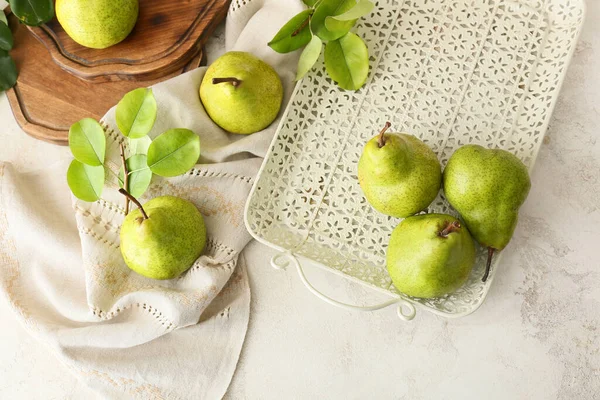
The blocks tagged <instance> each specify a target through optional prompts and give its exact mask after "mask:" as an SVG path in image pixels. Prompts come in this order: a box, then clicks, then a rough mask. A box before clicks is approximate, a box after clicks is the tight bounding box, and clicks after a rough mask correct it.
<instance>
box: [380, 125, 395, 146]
mask: <svg viewBox="0 0 600 400" xmlns="http://www.w3.org/2000/svg"><path fill="white" fill-rule="evenodd" d="M390 126H392V124H390V123H389V121H388V122H386V123H385V126H384V127H383V129H382V130H381V132H379V138H378V139H377V144H378V145H379V148H382V147H383V146H385V137H384V135H385V131H387V130H388V129H390Z"/></svg>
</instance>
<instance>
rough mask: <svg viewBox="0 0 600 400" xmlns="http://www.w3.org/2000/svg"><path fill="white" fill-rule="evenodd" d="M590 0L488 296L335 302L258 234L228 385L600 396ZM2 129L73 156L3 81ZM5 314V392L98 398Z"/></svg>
mask: <svg viewBox="0 0 600 400" xmlns="http://www.w3.org/2000/svg"><path fill="white" fill-rule="evenodd" d="M587 3H588V17H587V21H586V24H585V28H584V32H583V35H582V37H581V40H580V43H579V45H578V46H577V51H576V54H575V57H574V60H573V63H572V65H571V67H570V69H569V72H568V75H567V79H566V81H565V85H564V87H563V90H562V92H561V95H560V100H559V102H558V104H557V107H556V110H555V113H554V116H553V118H552V122H551V124H550V128H549V130H548V133H547V136H546V139H545V140H544V145H543V146H542V149H541V152H540V156H539V158H538V161H537V164H536V166H535V169H534V171H533V176H532V182H533V187H532V191H531V194H530V195H529V199H528V200H527V202H526V203H525V205H524V207H523V209H522V212H521V220H520V222H519V226H518V228H517V231H516V233H515V237H514V239H513V241H512V243H511V244H510V245H509V247H508V248H507V249H506V251H505V255H504V256H503V260H502V264H501V266H500V267H501V268H502V270H501V271H499V272H498V274H497V276H496V278H495V280H494V284H493V286H492V288H491V290H490V293H489V295H488V298H487V300H486V302H485V303H484V305H483V306H482V307H481V309H479V310H478V311H477V312H476V313H475V314H473V315H471V316H468V317H465V318H462V319H456V320H448V319H444V318H441V317H436V316H433V315H431V314H428V313H425V312H419V313H418V314H417V317H416V318H415V320H413V321H412V322H408V323H407V322H401V321H400V320H398V319H397V317H396V316H395V312H394V310H393V309H387V310H383V311H379V312H375V313H366V314H362V313H355V312H349V311H341V310H338V309H336V308H333V307H331V306H329V305H327V304H325V303H323V302H321V301H320V300H318V299H317V298H315V297H314V296H313V295H312V294H310V293H309V292H308V291H307V290H306V289H305V288H304V287H303V285H302V284H301V282H300V281H299V279H298V277H297V275H296V274H295V273H294V272H293V271H291V270H290V271H288V272H286V271H275V270H273V269H272V268H271V267H270V265H269V259H270V257H271V256H272V255H273V254H274V252H273V251H271V250H269V249H267V248H266V247H264V246H262V245H260V244H258V243H256V242H253V243H252V244H251V245H250V246H249V249H248V250H247V253H246V255H247V261H248V266H249V274H250V283H251V286H252V304H251V319H250V327H249V330H248V335H247V338H246V342H245V344H244V348H243V350H242V357H241V360H240V363H239V365H238V368H237V371H236V374H235V376H234V378H233V382H232V384H231V387H230V389H229V392H228V395H227V398H229V399H241V398H244V399H281V398H286V399H295V398H297V399H307V398H331V399H336V398H340V399H341V398H343V399H364V398H381V399H407V400H408V399H410V400H416V399H458V398H461V399H480V398H485V399H503V400H504V399H561V400H562V399H564V400H571V399H585V400H587V399H600V143H599V141H598V139H599V137H600V130H599V129H600V128H599V127H600V94H599V92H600V28H599V26H600V1H598V0H588V1H587ZM0 6H2V4H1V2H0ZM218 43H222V30H221V31H220V34H218V38H217V39H216V40H215V41H214V42H213V47H214V46H215V45H216V44H218ZM210 53H211V51H210V48H209V61H210V60H211V59H214V55H212V54H210ZM0 143H1V144H0V160H5V161H12V162H14V163H15V164H17V165H18V166H20V167H21V168H23V169H27V170H31V169H36V168H39V167H40V166H42V165H44V163H45V162H46V160H48V161H47V162H51V161H53V160H57V159H59V158H63V157H70V155H69V152H68V150H67V149H64V148H60V147H56V146H52V145H48V144H44V143H42V142H38V141H35V140H33V139H31V138H29V137H27V136H25V135H24V134H23V132H22V131H21V130H20V129H19V127H18V126H17V124H16V122H15V121H14V119H13V117H12V114H11V112H10V108H9V106H8V101H7V99H6V96H5V95H3V94H2V95H0ZM40 155H41V156H40ZM307 275H308V277H309V279H310V280H313V281H314V284H315V285H316V286H317V287H318V288H321V289H323V290H324V291H326V292H327V293H328V294H330V295H332V296H333V297H336V298H339V299H341V300H346V301H350V302H355V303H357V304H368V303H374V302H376V301H377V300H381V298H380V297H379V296H378V295H375V294H373V293H372V292H371V291H369V290H368V289H365V288H363V287H361V286H358V285H355V284H353V283H350V282H347V281H345V280H342V279H340V278H339V277H337V276H334V275H331V274H328V273H326V272H323V271H321V270H317V269H314V268H308V272H307ZM0 322H1V325H2V327H3V328H2V329H1V330H0V398H2V399H29V398H44V399H80V398H88V399H90V398H95V395H94V394H93V393H92V392H91V391H90V390H89V389H87V387H85V386H84V385H83V384H81V383H80V382H79V381H77V379H76V378H75V377H74V376H72V375H71V373H70V372H69V371H67V370H66V368H64V367H63V366H62V365H60V364H59V363H58V361H57V360H56V359H55V358H54V356H53V355H52V354H51V353H49V351H48V350H47V349H46V348H45V347H44V346H43V345H42V344H41V343H38V342H37V341H36V340H35V339H33V338H32V337H31V336H29V334H28V333H27V332H26V331H25V330H24V329H23V327H21V325H19V324H18V323H17V321H16V319H15V317H14V315H13V314H12V312H11V311H10V310H9V308H8V306H7V303H6V301H4V299H1V300H0ZM148 362H152V360H148ZM190 396H191V397H192V398H193V394H190Z"/></svg>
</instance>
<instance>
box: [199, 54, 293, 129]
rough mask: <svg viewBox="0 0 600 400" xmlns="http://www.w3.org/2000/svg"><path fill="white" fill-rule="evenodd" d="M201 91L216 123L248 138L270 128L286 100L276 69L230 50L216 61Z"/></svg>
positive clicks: (207, 111) (250, 55)
mask: <svg viewBox="0 0 600 400" xmlns="http://www.w3.org/2000/svg"><path fill="white" fill-rule="evenodd" d="M199 92H200V100H201V101H202V104H203V105H204V109H205V110H206V113H207V114H208V115H209V117H210V118H211V119H212V120H213V121H214V123H216V124H217V125H219V126H220V127H221V128H223V129H225V130H226V131H228V132H231V133H239V134H246V135H247V134H250V133H254V132H258V131H261V130H263V129H265V128H266V127H267V126H269V125H270V124H271V122H273V121H274V120H275V118H277V114H279V109H280V108H281V101H282V100H283V85H282V84H281V79H280V78H279V75H277V72H275V70H274V69H273V67H271V66H270V65H269V64H267V63H266V62H264V61H262V60H261V59H259V58H257V57H255V56H254V55H252V54H250V53H245V52H242V51H230V52H228V53H225V54H224V55H222V56H221V57H219V58H218V59H217V60H215V62H214V63H212V65H211V66H210V67H208V69H207V70H206V74H205V75H204V78H203V79H202V83H201V84H200V89H199Z"/></svg>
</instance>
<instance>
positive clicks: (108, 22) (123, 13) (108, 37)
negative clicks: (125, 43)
mask: <svg viewBox="0 0 600 400" xmlns="http://www.w3.org/2000/svg"><path fill="white" fill-rule="evenodd" d="M138 11H139V5H138V0H56V18H57V19H58V22H60V25H61V26H62V27H63V29H64V30H65V32H67V34H68V35H69V36H70V37H71V39H73V40H74V41H76V42H77V43H79V44H80V45H82V46H85V47H91V48H93V49H104V48H106V47H110V46H112V45H115V44H117V43H119V42H121V41H122V40H123V39H125V38H126V37H127V35H129V33H130V32H131V30H132V29H133V27H134V25H135V22H136V21H137V18H138Z"/></svg>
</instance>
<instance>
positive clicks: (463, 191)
mask: <svg viewBox="0 0 600 400" xmlns="http://www.w3.org/2000/svg"><path fill="white" fill-rule="evenodd" d="M443 182H444V193H445V195H446V199H448V201H449V202H450V204H451V205H452V207H454V208H455V209H456V211H458V212H459V213H460V215H461V216H462V218H463V220H464V222H465V224H466V225H467V227H468V228H469V231H470V232H471V234H472V235H473V237H474V238H475V240H477V241H478V242H479V243H480V244H481V245H482V246H485V247H487V248H488V262H487V266H486V271H485V274H484V276H483V281H484V282H485V281H486V279H487V277H488V275H489V270H490V265H491V261H492V256H493V254H494V251H496V250H502V249H503V248H504V247H506V245H507V244H508V242H509V241H510V239H511V238H512V235H513V233H514V231H515V227H516V226H517V220H518V217H519V208H520V207H521V205H522V204H523V203H524V202H525V199H526V198H527V195H528V194H529V189H530V188H531V181H530V180H529V173H528V172H527V167H526V166H525V165H524V164H523V163H522V162H521V160H519V159H518V158H517V157H516V156H515V155H513V154H512V153H509V152H508V151H506V150H501V149H493V150H490V149H486V148H483V147H481V146H478V145H466V146H463V147H461V148H460V149H458V150H456V151H455V152H454V154H453V155H452V157H450V160H448V164H447V165H446V169H445V170H444V177H443Z"/></svg>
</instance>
